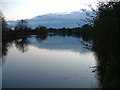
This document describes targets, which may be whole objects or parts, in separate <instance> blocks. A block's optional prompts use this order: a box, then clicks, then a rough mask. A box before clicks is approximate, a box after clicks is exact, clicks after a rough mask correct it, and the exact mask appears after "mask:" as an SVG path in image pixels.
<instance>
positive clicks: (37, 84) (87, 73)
mask: <svg viewBox="0 0 120 90" xmlns="http://www.w3.org/2000/svg"><path fill="white" fill-rule="evenodd" d="M80 40H82V39H81V38H80ZM80 40H78V38H75V37H61V36H48V37H46V38H44V39H41V38H39V37H36V36H32V37H29V38H24V39H19V40H14V41H13V42H11V43H9V47H8V48H7V49H8V52H7V55H6V56H5V57H4V58H3V59H4V62H3V88H97V87H99V80H98V78H97V74H96V73H95V72H94V73H93V72H92V71H93V68H90V67H92V66H96V65H97V63H96V60H95V57H94V53H93V52H91V51H90V50H88V49H86V48H83V44H82V43H81V42H80Z"/></svg>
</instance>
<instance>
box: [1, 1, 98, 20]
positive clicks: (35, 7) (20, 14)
mask: <svg viewBox="0 0 120 90" xmlns="http://www.w3.org/2000/svg"><path fill="white" fill-rule="evenodd" d="M96 2H97V0H1V3H0V4H1V6H2V10H1V11H2V12H3V14H4V15H5V18H6V19H7V20H18V19H29V18H32V17H35V16H37V15H43V14H48V13H63V12H66V13H69V12H73V11H79V10H80V9H89V7H88V6H87V5H89V4H91V5H92V6H93V7H95V5H96Z"/></svg>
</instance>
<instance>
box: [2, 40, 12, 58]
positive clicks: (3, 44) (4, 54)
mask: <svg viewBox="0 0 120 90" xmlns="http://www.w3.org/2000/svg"><path fill="white" fill-rule="evenodd" d="M9 47H10V44H9V43H7V42H3V43H2V57H4V56H6V55H7V52H8V48H9Z"/></svg>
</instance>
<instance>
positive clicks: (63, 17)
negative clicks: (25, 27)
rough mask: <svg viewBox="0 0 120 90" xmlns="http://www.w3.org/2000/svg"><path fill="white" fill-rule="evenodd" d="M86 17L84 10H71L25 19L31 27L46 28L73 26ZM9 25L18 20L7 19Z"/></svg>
mask: <svg viewBox="0 0 120 90" xmlns="http://www.w3.org/2000/svg"><path fill="white" fill-rule="evenodd" d="M85 18H86V13H85V12H82V11H80V12H72V13H69V14H68V13H53V14H46V15H39V16H36V17H33V18H31V19H26V20H27V21H28V22H29V26H30V27H31V28H35V27H36V26H38V25H43V26H46V27H47V28H63V27H66V28H73V27H78V23H79V25H80V26H82V25H83V24H85V23H86V22H84V21H83V20H84V19H85ZM81 19H83V20H81ZM7 22H8V24H10V25H11V26H15V24H16V23H17V22H18V21H7Z"/></svg>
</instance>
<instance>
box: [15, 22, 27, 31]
mask: <svg viewBox="0 0 120 90" xmlns="http://www.w3.org/2000/svg"><path fill="white" fill-rule="evenodd" d="M27 28H28V22H27V21H26V20H20V21H19V22H18V23H17V24H16V26H15V30H27Z"/></svg>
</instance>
